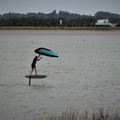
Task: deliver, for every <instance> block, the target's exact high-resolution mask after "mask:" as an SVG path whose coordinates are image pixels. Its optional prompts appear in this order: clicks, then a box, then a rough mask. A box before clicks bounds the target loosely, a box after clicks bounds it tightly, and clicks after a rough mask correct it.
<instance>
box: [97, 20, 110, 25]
mask: <svg viewBox="0 0 120 120" xmlns="http://www.w3.org/2000/svg"><path fill="white" fill-rule="evenodd" d="M95 25H96V26H107V25H109V20H108V19H100V20H97V22H96V23H95Z"/></svg>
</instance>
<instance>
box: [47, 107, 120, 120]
mask: <svg viewBox="0 0 120 120" xmlns="http://www.w3.org/2000/svg"><path fill="white" fill-rule="evenodd" d="M47 120H120V111H119V112H118V111H117V112H104V111H103V109H101V110H99V111H98V112H95V113H89V112H87V111H86V112H84V113H79V112H73V111H69V112H64V113H62V114H61V115H58V116H55V115H52V116H50V117H49V118H47Z"/></svg>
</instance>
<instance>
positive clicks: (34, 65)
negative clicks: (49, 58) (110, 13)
mask: <svg viewBox="0 0 120 120" xmlns="http://www.w3.org/2000/svg"><path fill="white" fill-rule="evenodd" d="M36 61H37V56H35V58H34V59H33V62H32V64H31V67H32V69H34V68H35V67H36Z"/></svg>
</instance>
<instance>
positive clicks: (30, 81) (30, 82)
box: [29, 77, 31, 85]
mask: <svg viewBox="0 0 120 120" xmlns="http://www.w3.org/2000/svg"><path fill="white" fill-rule="evenodd" d="M29 85H31V77H29Z"/></svg>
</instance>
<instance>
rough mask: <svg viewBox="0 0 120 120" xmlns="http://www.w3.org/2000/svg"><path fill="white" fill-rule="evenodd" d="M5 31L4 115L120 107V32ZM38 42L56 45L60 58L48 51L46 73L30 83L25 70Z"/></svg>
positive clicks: (0, 44)
mask: <svg viewBox="0 0 120 120" xmlns="http://www.w3.org/2000/svg"><path fill="white" fill-rule="evenodd" d="M0 32H1V31H0ZM2 32H3V33H4V34H3V33H2V34H0V119H1V120H38V119H39V118H42V117H44V116H47V115H50V114H59V113H62V112H64V111H67V110H70V109H73V110H77V111H81V112H84V111H96V110H98V109H101V108H103V109H104V110H105V111H116V110H117V111H120V34H119V33H120V32H117V33H116V32H111V31H108V32H106V31H105V33H104V31H103V32H102V34H101V32H99V31H97V32H96V31H95V32H93V33H95V34H93V33H92V34H91V33H89V32H88V31H87V32H88V34H87V35H86V33H84V32H83V31H82V32H83V33H84V34H83V35H82V34H79V33H77V34H73V35H72V34H71V33H72V32H71V31H70V33H69V32H68V33H67V34H65V33H64V32H63V33H64V34H61V33H60V34H59V32H57V35H56V32H55V31H52V34H50V33H49V31H47V32H48V33H49V34H48V33H47V35H46V33H45V34H43V33H44V31H42V34H41V33H40V34H31V33H32V32H31V31H30V33H29V32H28V33H27V34H21V33H20V34H19V32H17V34H13V33H12V34H11V33H9V32H8V31H7V33H6V31H2ZM37 32H38V31H37ZM77 32H78V31H77ZM34 33H35V31H34ZM53 33H54V34H53ZM74 33H75V31H74ZM96 33H97V34H96ZM38 47H46V48H49V49H52V50H56V51H57V52H58V54H59V58H52V57H45V56H43V58H42V59H41V60H40V61H39V62H37V71H38V75H45V76H46V78H43V79H32V81H31V86H29V85H28V83H29V80H28V79H27V78H25V75H29V74H30V71H31V63H32V60H33V58H34V56H35V55H36V54H35V53H34V50H35V49H36V48H38Z"/></svg>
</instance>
